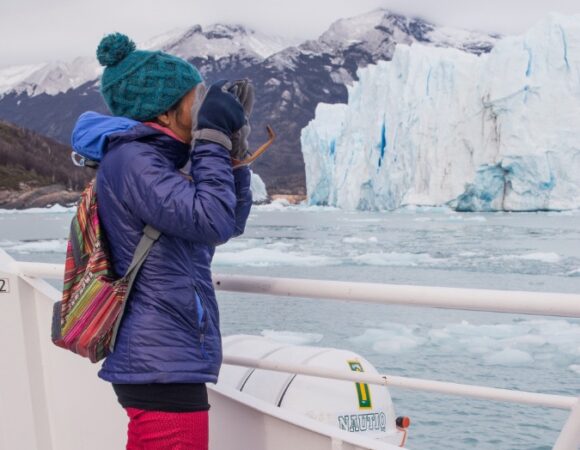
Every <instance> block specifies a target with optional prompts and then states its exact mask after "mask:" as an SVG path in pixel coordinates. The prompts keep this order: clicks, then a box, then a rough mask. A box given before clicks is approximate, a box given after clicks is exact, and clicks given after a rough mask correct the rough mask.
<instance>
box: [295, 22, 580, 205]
mask: <svg viewBox="0 0 580 450" xmlns="http://www.w3.org/2000/svg"><path fill="white" fill-rule="evenodd" d="M358 76H359V81H358V82H355V83H353V84H352V85H351V86H349V88H348V104H335V105H328V104H319V105H318V106H317V109H316V115H315V118H314V119H313V120H312V121H311V122H310V123H309V124H308V125H307V126H306V127H305V128H304V129H303V130H302V134H301V144H302V153H303V156H304V161H305V165H306V184H307V193H308V202H309V204H313V205H314V204H315V205H329V206H337V207H340V208H344V209H361V210H392V209H396V208H399V207H402V206H407V205H429V206H432V205H449V206H451V207H453V208H454V209H456V210H460V211H537V210H563V209H576V208H580V179H579V174H580V15H576V16H563V15H558V14H552V15H550V16H548V17H547V18H546V19H544V20H543V21H541V22H540V23H538V24H537V25H536V26H534V27H533V28H531V29H530V30H529V31H528V32H527V33H525V34H524V35H521V36H510V37H505V38H503V39H501V40H500V41H498V42H497V44H496V45H495V47H494V49H493V50H492V51H491V52H490V53H489V54H483V55H480V56H475V55H473V54H469V53H466V52H461V51H459V50H456V49H452V48H433V47H427V46H424V45H421V44H413V45H412V46H405V45H399V46H397V48H396V51H395V54H394V57H393V60H392V61H390V62H386V61H385V62H382V61H381V62H379V63H378V64H376V65H371V66H368V67H366V68H364V69H360V70H359V71H358Z"/></svg>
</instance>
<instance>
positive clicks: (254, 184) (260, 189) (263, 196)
mask: <svg viewBox="0 0 580 450" xmlns="http://www.w3.org/2000/svg"><path fill="white" fill-rule="evenodd" d="M251 174H252V178H251V184H250V190H251V191H252V201H253V202H255V203H260V202H265V201H266V200H268V191H267V190H266V184H265V183H264V182H263V181H262V178H260V175H258V174H257V173H254V172H251Z"/></svg>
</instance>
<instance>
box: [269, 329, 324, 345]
mask: <svg viewBox="0 0 580 450" xmlns="http://www.w3.org/2000/svg"><path fill="white" fill-rule="evenodd" d="M260 334H261V335H262V336H264V337H266V338H268V339H271V340H273V341H276V342H282V343H284V344H291V345H308V344H316V343H318V342H320V341H322V338H323V337H324V336H323V335H322V334H318V333H301V332H298V331H278V330H262V332H261V333H260Z"/></svg>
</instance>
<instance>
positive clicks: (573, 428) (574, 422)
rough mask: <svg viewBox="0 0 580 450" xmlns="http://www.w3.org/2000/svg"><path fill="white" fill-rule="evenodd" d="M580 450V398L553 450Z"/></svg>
mask: <svg viewBox="0 0 580 450" xmlns="http://www.w3.org/2000/svg"><path fill="white" fill-rule="evenodd" d="M579 448H580V397H578V401H577V402H576V404H575V405H574V406H573V407H572V412H571V413H570V416H569V417H568V420H567V421H566V423H565V424H564V428H562V431H561V432H560V436H558V440H557V441H556V444H555V445H554V448H553V449H552V450H578V449H579Z"/></svg>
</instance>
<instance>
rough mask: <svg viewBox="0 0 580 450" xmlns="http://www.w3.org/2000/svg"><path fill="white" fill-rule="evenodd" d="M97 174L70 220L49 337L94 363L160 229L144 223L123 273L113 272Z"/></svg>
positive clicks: (106, 348)
mask: <svg viewBox="0 0 580 450" xmlns="http://www.w3.org/2000/svg"><path fill="white" fill-rule="evenodd" d="M96 191H97V189H96V180H93V181H91V182H90V183H89V185H88V186H87V188H86V189H85V190H84V192H83V193H82V195H81V200H80V202H79V205H78V208H77V212H76V215H75V216H74V218H73V220H72V223H71V231H70V237H69V240H68V246H67V251H66V263H65V274H64V285H63V292H62V300H61V301H60V302H56V303H55V304H54V309H53V316H52V341H53V342H54V344H56V345H57V346H59V347H62V348H65V349H68V350H71V351H72V352H74V353H77V354H79V355H81V356H83V357H85V358H89V359H90V360H91V362H93V363H95V362H97V361H100V360H101V359H103V358H105V357H106V356H107V355H109V353H111V352H112V351H113V348H114V345H115V337H116V335H117V331H118V328H119V326H120V324H121V319H122V318H123V311H124V310H125V305H126V303H127V297H128V295H129V292H130V291H131V287H132V285H133V282H134V280H135V277H136V276H137V273H138V272H139V269H140V268H141V265H142V264H143V263H144V262H145V259H146V258H147V255H148V253H149V251H150V250H151V247H152V246H153V244H154V243H155V241H156V240H157V239H158V238H159V234H160V233H159V232H158V231H157V230H155V229H154V228H152V227H150V226H146V227H145V229H144V232H143V237H142V238H141V240H140V241H139V244H138V245H137V248H136V250H135V254H134V255H133V260H132V262H131V264H130V265H129V269H128V270H127V273H126V274H125V275H124V276H123V277H122V278H118V277H116V276H115V272H114V271H113V267H112V264H111V258H110V255H109V252H108V249H107V244H106V240H105V236H104V233H103V230H102V228H101V226H100V223H99V216H98V214H97V199H96Z"/></svg>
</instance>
